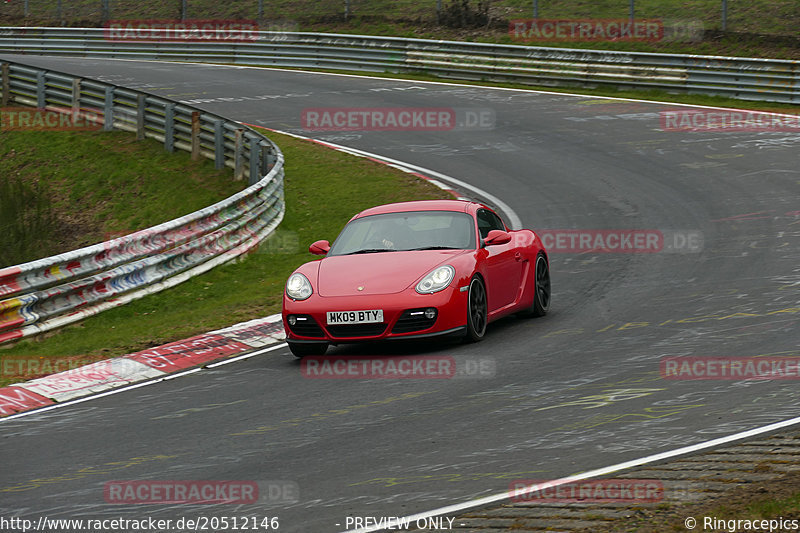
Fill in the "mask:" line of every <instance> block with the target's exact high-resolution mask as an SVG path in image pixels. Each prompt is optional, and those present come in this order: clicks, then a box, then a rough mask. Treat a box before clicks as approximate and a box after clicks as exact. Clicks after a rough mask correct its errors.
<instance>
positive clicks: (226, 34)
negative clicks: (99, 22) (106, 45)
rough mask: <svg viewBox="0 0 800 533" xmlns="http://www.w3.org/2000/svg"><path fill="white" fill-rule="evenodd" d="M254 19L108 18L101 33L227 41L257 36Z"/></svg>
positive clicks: (143, 38) (117, 38)
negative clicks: (109, 19)
mask: <svg viewBox="0 0 800 533" xmlns="http://www.w3.org/2000/svg"><path fill="white" fill-rule="evenodd" d="M258 31H259V28H258V23H257V22H256V21H254V20H225V19H189V20H184V21H181V20H157V19H146V20H111V21H109V22H107V23H106V25H105V31H104V32H103V35H104V37H105V39H106V40H107V41H194V42H197V41H200V42H202V41H226V42H231V41H233V42H247V41H257V40H258Z"/></svg>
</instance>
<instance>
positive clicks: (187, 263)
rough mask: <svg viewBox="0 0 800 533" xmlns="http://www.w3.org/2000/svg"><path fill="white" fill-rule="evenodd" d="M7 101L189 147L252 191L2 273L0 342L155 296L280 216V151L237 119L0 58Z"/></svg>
mask: <svg viewBox="0 0 800 533" xmlns="http://www.w3.org/2000/svg"><path fill="white" fill-rule="evenodd" d="M0 93H2V94H1V99H2V100H1V102H0V103H2V106H3V107H6V106H8V105H9V104H12V105H15V106H18V105H27V106H33V107H37V108H40V109H50V110H58V111H68V112H70V113H72V114H73V115H78V116H80V115H84V116H89V115H91V116H92V120H95V117H99V121H102V127H103V129H105V130H112V129H117V130H127V131H132V132H136V133H137V137H138V138H140V139H143V138H145V137H150V138H154V139H157V140H158V141H159V142H163V143H164V146H165V148H166V149H167V150H168V151H172V150H174V149H176V148H177V149H181V150H186V151H189V152H191V153H192V157H193V158H195V159H197V158H199V157H200V156H204V157H207V158H210V159H213V160H214V161H215V164H216V167H217V168H218V169H221V168H224V167H225V166H228V167H231V168H233V169H234V175H235V176H236V177H239V178H243V177H244V176H245V175H249V183H250V185H249V187H247V188H246V189H245V190H243V191H241V192H239V193H237V194H235V195H233V196H231V197H229V198H227V199H225V200H223V201H221V202H218V203H216V204H214V205H212V206H209V207H206V208H204V209H201V210H199V211H195V212H194V213H191V214H188V215H185V216H182V217H180V218H177V219H175V220H171V221H169V222H165V223H163V224H160V225H158V226H154V227H152V228H148V229H145V230H142V231H138V232H135V233H132V234H130V235H127V236H124V237H120V238H117V239H113V240H110V241H107V242H103V243H100V244H95V245H93V246H88V247H85V248H81V249H79V250H74V251H71V252H67V253H63V254H60V255H56V256H53V257H48V258H44V259H39V260H36V261H31V262H28V263H24V264H21V265H16V266H11V267H7V268H2V269H0V343H3V342H7V341H10V340H14V339H18V338H21V337H25V336H28V335H34V334H37V333H41V332H43V331H47V330H50V329H53V328H56V327H60V326H63V325H66V324H69V323H72V322H75V321H78V320H81V319H83V318H85V317H87V316H90V315H93V314H96V313H99V312H101V311H103V310H105V309H109V308H112V307H115V306H118V305H121V304H124V303H127V302H129V301H132V300H134V299H137V298H141V297H142V296H145V295H147V294H151V293H154V292H158V291H160V290H163V289H165V288H168V287H172V286H174V285H177V284H178V283H180V282H182V281H185V280H186V279H189V278H190V277H192V276H195V275H197V274H200V273H202V272H205V271H207V270H210V269H211V268H213V267H214V266H216V265H219V264H221V263H224V262H226V261H229V260H231V259H234V258H236V257H238V256H240V255H242V254H244V253H246V252H248V251H250V250H251V249H253V248H254V247H255V246H257V245H258V244H259V243H260V242H261V241H262V240H263V239H264V238H266V237H267V236H268V235H269V234H270V233H272V231H273V230H274V229H275V227H276V226H277V225H278V224H279V223H280V222H281V220H282V219H283V214H284V211H285V205H284V198H283V176H284V171H283V162H284V161H283V154H282V153H281V151H280V150H279V149H278V147H277V146H276V145H275V144H273V143H272V142H271V141H270V140H269V139H267V138H266V137H264V136H263V135H260V134H259V133H257V132H256V131H254V130H252V129H250V128H247V127H245V126H242V125H241V124H239V123H236V122H233V121H230V120H227V119H225V118H223V117H220V116H218V115H214V114H211V113H206V112H201V111H199V110H197V109H194V108H191V107H188V106H185V105H180V104H178V103H176V102H173V101H171V100H167V99H164V98H160V97H156V96H153V95H149V94H146V93H143V92H139V91H134V90H130V89H125V88H122V87H118V86H116V85H112V84H108V83H102V82H99V81H93V80H87V79H81V78H76V77H73V76H70V75H67V74H63V73H59V72H54V71H47V70H42V69H38V68H33V67H30V66H26V65H22V64H19V63H11V62H2V63H0Z"/></svg>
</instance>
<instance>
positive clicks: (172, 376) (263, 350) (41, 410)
mask: <svg viewBox="0 0 800 533" xmlns="http://www.w3.org/2000/svg"><path fill="white" fill-rule="evenodd" d="M286 346H287V344H286V343H285V342H282V343H280V344H276V345H274V346H269V347H267V348H261V349H260V350H256V351H254V352H250V353H246V354H244V355H239V356H237V357H232V358H230V359H223V360H222V361H219V362H216V363H213V364H210V365H204V366H201V367H197V368H191V369H189V370H184V371H183V372H177V373H175V374H167V375H166V376H164V377H161V378H155V379H151V380H150V381H144V382H142V383H134V384H133V385H128V386H125V387H120V388H118V389H113V390H110V391H106V392H101V393H100V394H93V395H91V396H84V397H83V398H76V399H74V400H70V401H68V402H64V403H57V404H54V405H48V406H47V407H41V408H39V409H34V410H32V411H25V412H24V413H17V414H15V415H8V416H4V417H3V418H0V424H2V423H3V422H7V421H8V420H12V419H15V418H22V417H23V416H29V415H38V414H42V413H44V412H45V411H52V410H53V409H59V408H61V407H67V406H69V405H75V404H77V403H83V402H88V401H89V400H95V399H97V398H102V397H104V396H111V395H112V394H118V393H120V392H125V391H129V390H133V389H138V388H139V387H146V386H147V385H153V384H154V383H161V382H162V381H169V380H171V379H176V378H180V377H183V376H188V375H189V374H194V373H195V372H200V371H201V370H203V368H206V367H208V368H214V367H215V366H221V365H225V364H228V363H233V362H234V361H241V360H243V359H250V358H251V357H255V356H256V355H261V354H263V353H267V352H271V351H272V350H277V349H279V348H284V347H286ZM11 386H13V384H12V385H11Z"/></svg>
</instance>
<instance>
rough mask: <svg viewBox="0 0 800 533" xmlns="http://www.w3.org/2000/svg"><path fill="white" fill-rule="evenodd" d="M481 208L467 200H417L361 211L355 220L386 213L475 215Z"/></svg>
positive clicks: (479, 205)
mask: <svg viewBox="0 0 800 533" xmlns="http://www.w3.org/2000/svg"><path fill="white" fill-rule="evenodd" d="M479 207H485V206H483V205H481V204H479V203H477V202H470V201H466V200H417V201H413V202H397V203H394V204H385V205H379V206H376V207H370V208H369V209H365V210H364V211H361V212H360V213H359V214H357V215H356V216H354V217H353V218H354V219H356V218H361V217H365V216H369V215H381V214H385V213H402V212H404V211H460V212H464V213H474V212H475V210H477V209H478V208H479Z"/></svg>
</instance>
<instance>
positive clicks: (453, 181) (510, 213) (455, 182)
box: [242, 122, 522, 229]
mask: <svg viewBox="0 0 800 533" xmlns="http://www.w3.org/2000/svg"><path fill="white" fill-rule="evenodd" d="M242 124H245V125H250V124H247V123H244V122H242ZM252 125H253V126H257V127H260V128H264V129H268V130H270V131H274V132H275V133H280V134H282V135H289V136H290V137H296V138H298V139H304V140H307V141H313V142H315V143H317V144H321V145H323V146H329V147H331V148H334V149H336V150H339V151H341V152H346V153H349V154H352V155H356V156H361V157H371V158H373V159H378V160H380V161H383V162H384V163H386V164H388V165H389V166H393V167H399V169H400V170H403V169H408V170H409V171H413V172H418V173H420V174H426V175H430V176H436V177H437V178H438V180H439V181H443V182H445V183H447V184H450V185H452V186H455V187H460V188H462V189H466V190H468V191H470V192H473V193H475V194H476V195H477V196H479V197H481V198H484V199H486V200H488V201H489V202H490V203H491V204H493V205H494V206H495V207H496V208H497V209H499V210H500V211H502V212H503V213H504V214H505V219H506V221H507V222H508V225H509V226H510V227H511V229H521V228H522V220H521V219H520V218H519V215H517V213H516V212H515V211H514V210H513V209H511V207H510V206H509V205H508V204H506V203H505V202H504V201H502V200H501V199H500V198H498V197H497V196H495V195H493V194H492V193H490V192H487V191H484V190H483V189H481V188H480V187H476V186H474V185H470V184H469V183H466V182H464V181H461V180H460V179H457V178H454V177H452V176H448V175H447V174H442V173H441V172H436V171H435V170H431V169H429V168H425V167H420V166H417V165H414V164H411V163H406V162H405V161H400V160H399V159H392V158H391V157H386V156H383V155H378V154H375V153H372V152H367V151H364V150H359V149H357V148H351V147H349V146H342V145H340V144H335V143H332V142H328V141H323V140H320V139H314V138H313V137H306V136H305V135H298V134H297V133H290V132H288V131H282V130H276V129H272V128H268V127H266V126H259V125H258V124H252ZM428 181H430V182H432V183H433V184H434V185H436V186H437V187H440V185H439V184H437V180H428ZM440 188H442V187H440Z"/></svg>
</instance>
